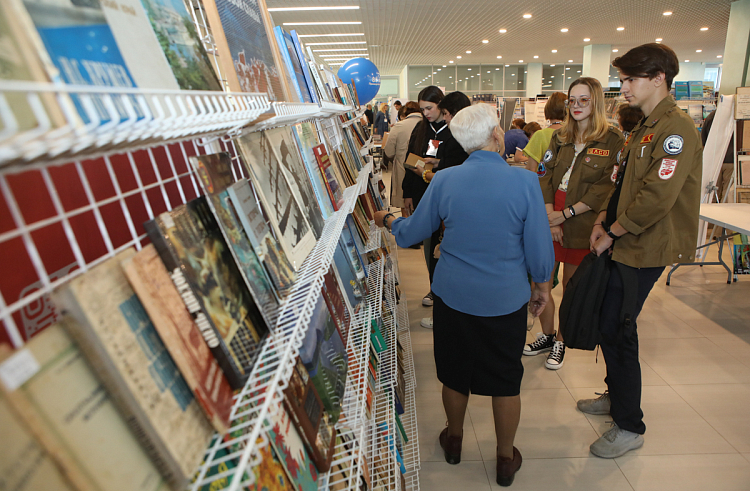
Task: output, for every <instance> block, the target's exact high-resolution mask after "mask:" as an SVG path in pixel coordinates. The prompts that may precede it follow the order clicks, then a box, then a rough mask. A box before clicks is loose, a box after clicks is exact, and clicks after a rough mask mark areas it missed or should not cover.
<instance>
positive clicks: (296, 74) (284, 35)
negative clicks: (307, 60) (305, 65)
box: [273, 26, 312, 102]
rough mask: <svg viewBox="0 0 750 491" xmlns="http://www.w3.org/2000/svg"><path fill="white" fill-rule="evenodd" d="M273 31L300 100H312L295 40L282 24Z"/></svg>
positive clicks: (291, 83) (290, 79) (292, 84)
mask: <svg viewBox="0 0 750 491" xmlns="http://www.w3.org/2000/svg"><path fill="white" fill-rule="evenodd" d="M273 33H274V36H275V37H276V43H277V44H278V46H279V51H281V57H282V59H283V60H284V64H285V65H286V73H287V79H288V80H289V83H290V85H291V86H292V87H293V88H294V90H295V92H296V93H297V96H298V97H299V100H300V102H312V99H311V98H310V92H308V90H307V85H306V84H305V76H304V74H303V73H302V66H301V65H300V62H299V59H298V58H297V52H296V50H295V49H294V42H293V41H292V38H291V36H289V33H288V32H286V31H285V30H284V29H283V28H282V27H281V26H276V27H274V28H273Z"/></svg>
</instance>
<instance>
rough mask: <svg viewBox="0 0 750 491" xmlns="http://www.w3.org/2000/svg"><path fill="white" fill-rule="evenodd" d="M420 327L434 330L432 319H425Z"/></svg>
mask: <svg viewBox="0 0 750 491" xmlns="http://www.w3.org/2000/svg"><path fill="white" fill-rule="evenodd" d="M419 325H420V326H422V327H424V328H425V329H432V317H425V318H423V319H422V322H420V323H419Z"/></svg>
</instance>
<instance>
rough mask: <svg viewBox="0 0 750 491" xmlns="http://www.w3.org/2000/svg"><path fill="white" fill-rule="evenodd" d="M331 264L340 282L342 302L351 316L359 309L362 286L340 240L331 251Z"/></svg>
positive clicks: (362, 295)
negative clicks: (342, 293)
mask: <svg viewBox="0 0 750 491" xmlns="http://www.w3.org/2000/svg"><path fill="white" fill-rule="evenodd" d="M333 265H334V267H335V268H336V274H337V276H338V279H339V282H340V285H339V286H340V288H341V290H342V291H343V292H344V293H345V294H346V295H344V302H345V303H346V307H347V309H348V311H349V317H353V316H354V315H355V314H356V313H357V312H358V311H359V304H360V302H361V301H362V299H363V298H364V286H363V285H362V283H361V282H360V281H359V279H358V278H357V274H356V272H355V271H354V268H353V266H352V264H351V261H350V260H349V259H348V253H347V252H346V250H345V248H344V247H343V246H342V244H341V240H339V243H338V244H337V245H336V250H335V251H334V253H333Z"/></svg>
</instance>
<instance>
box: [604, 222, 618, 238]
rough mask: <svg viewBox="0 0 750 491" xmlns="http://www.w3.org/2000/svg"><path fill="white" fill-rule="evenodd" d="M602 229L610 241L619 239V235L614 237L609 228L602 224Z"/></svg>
mask: <svg viewBox="0 0 750 491" xmlns="http://www.w3.org/2000/svg"><path fill="white" fill-rule="evenodd" d="M602 227H604V231H605V232H607V235H609V238H610V239H612V240H617V239H619V238H620V236H619V235H615V234H614V232H612V230H611V229H610V228H609V227H607V226H606V225H604V224H602Z"/></svg>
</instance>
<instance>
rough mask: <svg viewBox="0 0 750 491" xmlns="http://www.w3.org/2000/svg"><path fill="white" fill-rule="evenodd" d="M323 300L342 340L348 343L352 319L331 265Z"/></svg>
mask: <svg viewBox="0 0 750 491" xmlns="http://www.w3.org/2000/svg"><path fill="white" fill-rule="evenodd" d="M322 295H323V298H324V299H325V301H326V305H327V306H328V311H329V312H330V313H331V317H333V320H334V322H336V326H337V327H338V329H339V333H340V334H341V339H342V340H343V341H344V343H346V342H347V341H348V339H349V327H350V326H351V320H352V319H351V317H350V316H349V312H348V311H347V309H346V302H345V301H344V293H343V292H342V291H341V288H340V287H339V279H338V275H337V274H336V269H335V268H334V267H333V265H331V267H330V268H329V269H328V272H327V273H326V274H325V276H323V292H322Z"/></svg>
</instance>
